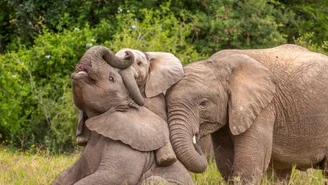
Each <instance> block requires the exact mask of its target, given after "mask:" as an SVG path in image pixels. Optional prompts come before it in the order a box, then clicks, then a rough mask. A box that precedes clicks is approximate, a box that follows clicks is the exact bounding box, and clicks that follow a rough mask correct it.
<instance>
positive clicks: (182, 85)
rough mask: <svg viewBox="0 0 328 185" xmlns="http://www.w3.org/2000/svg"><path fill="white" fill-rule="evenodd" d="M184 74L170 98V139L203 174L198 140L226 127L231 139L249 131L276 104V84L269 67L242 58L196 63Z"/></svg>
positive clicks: (187, 164) (180, 155) (181, 156)
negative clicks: (269, 107) (256, 120)
mask: <svg viewBox="0 0 328 185" xmlns="http://www.w3.org/2000/svg"><path fill="white" fill-rule="evenodd" d="M184 72H185V76H184V77H183V78H182V80H180V81H179V82H178V83H176V84H175V85H173V86H172V87H171V88H170V89H169V90H168V91H167V93H166V99H167V108H168V122H169V129H170V135H171V136H170V137H171V142H172V145H173V149H174V150H175V153H176V155H177V157H178V159H179V160H180V161H181V162H182V163H183V164H184V165H185V167H186V168H187V169H188V170H190V171H192V172H202V171H204V170H205V169H206V166H207V161H206V157H205V156H204V155H203V154H202V152H200V150H199V148H198V146H197V144H196V140H198V139H199V138H200V137H203V136H204V135H207V134H211V133H213V132H215V131H217V130H219V129H220V128H222V127H223V126H225V125H227V124H228V125H229V128H230V132H231V134H232V135H240V134H242V133H243V132H245V131H246V130H247V129H248V128H249V127H250V126H251V125H252V123H253V122H254V120H255V119H256V118H257V115H259V113H260V112H261V111H262V110H263V108H264V107H266V106H267V105H268V104H269V103H270V102H271V101H272V99H273V96H274V93H275V85H274V82H273V80H272V79H273V78H272V75H271V73H270V72H269V70H268V68H267V67H266V66H264V65H263V64H262V63H260V62H258V61H256V60H254V59H252V58H250V57H248V56H246V55H240V54H238V55H230V56H225V57H222V58H210V59H208V60H203V61H199V62H194V63H191V64H188V65H186V66H185V67H184ZM193 138H194V139H193ZM193 141H194V142H193Z"/></svg>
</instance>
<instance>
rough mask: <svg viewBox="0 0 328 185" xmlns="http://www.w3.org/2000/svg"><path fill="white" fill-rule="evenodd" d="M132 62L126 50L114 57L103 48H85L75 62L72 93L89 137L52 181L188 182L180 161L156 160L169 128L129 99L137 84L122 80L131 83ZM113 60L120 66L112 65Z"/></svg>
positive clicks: (99, 184) (81, 183) (82, 183)
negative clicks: (163, 163)
mask: <svg viewBox="0 0 328 185" xmlns="http://www.w3.org/2000/svg"><path fill="white" fill-rule="evenodd" d="M131 61H133V55H131V53H129V52H127V57H126V58H125V59H124V60H119V59H118V58H117V57H115V55H113V54H112V52H111V51H110V50H108V49H107V48H105V47H102V46H95V47H92V48H90V49H89V50H88V51H87V52H86V53H85V54H84V56H83V57H82V58H81V60H80V61H79V63H78V65H77V71H76V72H74V73H72V75H71V79H72V88H73V97H74V102H75V105H76V106H77V107H78V108H79V109H80V110H82V111H83V112H84V113H85V116H86V117H85V118H87V119H86V120H85V126H86V127H87V128H88V129H89V130H90V131H91V133H90V138H89V140H88V142H87V144H86V146H85V149H84V151H83V152H82V154H81V156H80V158H79V159H78V160H77V161H76V162H75V163H74V165H73V166H72V167H70V168H68V169H67V170H65V171H64V172H63V173H61V174H60V175H59V176H58V177H57V178H56V180H55V181H54V182H53V184H54V185H57V184H62V185H69V184H76V185H87V184H97V185H102V184H104V185H105V184H160V183H162V184H163V183H164V184H168V183H173V184H193V182H192V180H191V177H190V175H189V173H188V171H187V170H186V169H185V168H184V167H183V165H182V164H181V163H180V162H176V163H174V164H172V165H170V166H167V167H159V166H158V165H157V164H156V161H155V153H154V150H157V149H159V148H160V147H162V146H164V145H165V144H166V142H167V135H168V128H167V125H166V124H165V121H164V120H163V119H161V118H160V117H158V116H157V115H156V114H154V113H153V112H151V111H149V110H148V109H147V108H145V107H143V106H138V105H137V104H136V103H135V101H134V100H133V98H131V96H132V97H134V98H136V97H138V93H140V91H139V89H138V88H136V89H135V87H137V86H136V84H135V85H133V84H130V85H131V86H129V85H128V86H125V83H124V82H123V81H126V80H131V81H132V82H133V81H134V82H135V80H134V76H133V75H132V73H131V74H128V72H129V71H130V72H131V70H129V69H130V67H129V65H131V64H132V62H131ZM116 64H117V67H118V68H121V70H119V69H117V68H114V67H112V66H114V65H116ZM122 64H124V65H123V66H122ZM125 70H127V72H124V73H123V74H122V71H125ZM131 77H132V79H130V78H131ZM134 86H135V87H134ZM135 90H136V91H135ZM134 93H136V94H134ZM132 94H134V95H132Z"/></svg>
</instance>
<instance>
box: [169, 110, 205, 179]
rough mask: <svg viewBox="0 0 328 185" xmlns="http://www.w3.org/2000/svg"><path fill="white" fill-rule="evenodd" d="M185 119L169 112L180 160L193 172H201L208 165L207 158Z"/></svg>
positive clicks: (172, 138) (174, 142)
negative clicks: (195, 140) (195, 141)
mask: <svg viewBox="0 0 328 185" xmlns="http://www.w3.org/2000/svg"><path fill="white" fill-rule="evenodd" d="M187 125H188V124H187V123H186V121H185V120H183V119H180V118H179V116H172V115H170V114H169V128H170V137H171V143H172V146H173V149H174V151H175V153H176V155H177V158H178V159H179V160H180V162H181V163H182V164H183V165H184V166H185V167H186V168H187V169H188V170H189V171H191V172H194V173H201V172H203V171H205V169H206V167H207V159H206V157H205V155H204V154H203V153H202V151H201V150H200V148H199V146H198V145H197V144H196V143H193V139H194V138H193V137H194V135H193V134H192V133H191V131H190V129H189V128H188V127H187Z"/></svg>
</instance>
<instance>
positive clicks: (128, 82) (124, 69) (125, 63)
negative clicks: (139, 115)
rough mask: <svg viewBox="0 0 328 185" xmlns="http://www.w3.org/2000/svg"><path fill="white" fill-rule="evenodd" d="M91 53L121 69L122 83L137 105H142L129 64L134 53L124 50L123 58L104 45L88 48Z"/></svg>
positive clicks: (141, 98)
mask: <svg viewBox="0 0 328 185" xmlns="http://www.w3.org/2000/svg"><path fill="white" fill-rule="evenodd" d="M88 52H91V53H92V54H94V55H96V57H97V58H99V57H101V58H102V59H104V60H105V61H106V62H107V63H108V64H109V65H111V66H112V67H115V68H118V69H121V72H120V74H121V76H122V79H123V82H124V85H125V86H126V88H127V89H128V91H129V92H130V95H131V97H132V99H133V100H134V101H135V102H136V103H137V104H138V105H141V106H142V105H144V98H143V97H142V95H141V92H140V90H139V87H138V85H137V82H136V80H135V78H134V73H133V70H132V69H131V68H130V66H131V65H132V64H133V62H134V55H133V54H132V52H131V51H126V55H125V57H124V58H118V57H117V56H115V55H114V54H113V53H112V51H111V50H109V49H108V48H106V47H104V46H94V47H92V48H90V49H89V50H88Z"/></svg>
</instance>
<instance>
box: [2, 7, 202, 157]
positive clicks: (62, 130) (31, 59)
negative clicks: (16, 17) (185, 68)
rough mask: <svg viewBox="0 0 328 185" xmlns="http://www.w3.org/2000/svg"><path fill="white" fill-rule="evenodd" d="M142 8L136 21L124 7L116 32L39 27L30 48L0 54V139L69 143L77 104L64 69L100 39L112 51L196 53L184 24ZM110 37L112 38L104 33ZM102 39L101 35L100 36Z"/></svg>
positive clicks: (54, 147)
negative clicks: (56, 31) (54, 31)
mask: <svg viewBox="0 0 328 185" xmlns="http://www.w3.org/2000/svg"><path fill="white" fill-rule="evenodd" d="M167 7H168V4H164V5H163V6H161V8H160V9H159V10H142V11H141V12H142V16H144V17H145V19H143V20H142V21H140V20H136V19H135V15H134V14H132V13H129V12H126V13H122V14H119V15H118V16H117V23H118V25H120V26H119V27H117V28H116V29H115V30H116V33H115V34H113V33H112V32H111V31H109V30H113V28H112V27H111V26H112V25H111V24H110V21H106V20H102V21H101V22H100V24H99V25H98V26H97V27H96V28H90V27H89V26H88V25H85V26H84V27H83V28H73V29H72V30H68V29H64V30H63V32H60V33H53V32H51V31H49V30H47V28H45V27H43V29H42V34H40V35H39V36H38V37H37V38H36V40H35V44H34V45H33V47H31V48H28V49H27V48H24V47H23V46H20V49H19V50H18V51H17V52H11V53H6V54H4V55H0V60H1V64H0V74H1V76H2V77H1V79H0V85H2V87H4V88H2V89H1V90H0V93H1V98H2V99H0V114H1V115H6V116H5V117H0V129H1V130H0V134H1V135H0V136H1V137H2V138H0V139H1V140H2V141H3V142H5V144H7V145H9V146H11V147H12V148H13V149H15V148H21V149H23V150H26V149H29V150H31V149H35V150H39V149H47V150H49V151H50V152H52V153H57V152H64V151H68V150H70V149H74V148H75V147H74V146H75V129H76V124H77V109H76V108H75V105H74V103H73V100H72V92H71V91H72V90H71V85H70V73H71V72H72V71H73V70H74V68H75V65H76V63H77V62H78V60H79V58H80V57H81V56H82V55H83V53H84V52H85V51H86V50H87V49H88V48H89V47H91V46H92V45H96V44H102V45H106V46H108V47H109V48H110V49H112V50H113V51H118V50H120V49H122V48H124V47H130V48H135V49H140V50H143V51H166V52H172V53H173V54H175V55H177V56H178V57H180V59H181V61H183V62H185V63H187V62H189V61H193V60H197V59H198V58H201V57H204V56H199V55H198V54H197V52H196V51H195V50H194V49H193V47H192V46H190V45H188V43H187V42H186V37H187V36H188V35H189V34H190V31H189V30H190V25H188V24H184V23H183V21H182V20H178V19H177V18H176V17H175V16H174V15H173V14H171V13H170V12H169V11H168V8H167ZM111 37H113V38H114V39H113V40H106V38H111ZM104 38H105V39H104Z"/></svg>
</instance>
